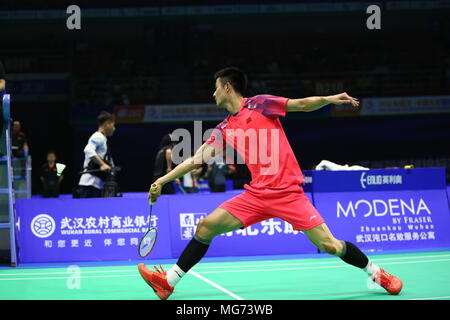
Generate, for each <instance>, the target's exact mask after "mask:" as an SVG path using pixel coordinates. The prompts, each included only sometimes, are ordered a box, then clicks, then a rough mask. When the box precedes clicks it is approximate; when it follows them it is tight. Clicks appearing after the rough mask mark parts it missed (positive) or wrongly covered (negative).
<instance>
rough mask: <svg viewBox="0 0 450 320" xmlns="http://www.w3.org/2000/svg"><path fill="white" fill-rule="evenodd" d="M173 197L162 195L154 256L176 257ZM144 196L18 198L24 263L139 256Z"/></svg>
mask: <svg viewBox="0 0 450 320" xmlns="http://www.w3.org/2000/svg"><path fill="white" fill-rule="evenodd" d="M167 210H168V199H167V198H166V197H165V196H162V197H161V198H160V199H159V200H158V210H153V213H152V225H153V226H155V227H157V228H158V230H159V232H158V243H157V245H156V246H155V248H154V250H153V252H152V253H151V254H152V257H153V258H171V245H170V235H169V225H170V222H169V219H168V215H167V214H166V212H167ZM149 213H150V212H149V205H148V202H147V200H146V199H145V198H143V199H133V198H131V199H126V198H108V199H102V198H97V199H17V200H16V217H17V222H18V230H17V231H18V232H17V233H18V244H19V261H20V262H22V263H23V262H56V261H58V262H63V261H102V260H136V259H140V257H139V255H138V245H139V241H140V239H141V237H142V236H143V235H144V233H145V232H146V230H147V227H148V218H149Z"/></svg>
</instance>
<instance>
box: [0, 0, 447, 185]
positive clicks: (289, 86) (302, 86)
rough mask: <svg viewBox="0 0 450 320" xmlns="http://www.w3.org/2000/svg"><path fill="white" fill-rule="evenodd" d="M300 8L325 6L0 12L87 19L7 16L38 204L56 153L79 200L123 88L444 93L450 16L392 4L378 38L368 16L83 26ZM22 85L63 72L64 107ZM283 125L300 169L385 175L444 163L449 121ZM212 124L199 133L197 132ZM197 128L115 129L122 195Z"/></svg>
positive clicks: (18, 109)
mask: <svg viewBox="0 0 450 320" xmlns="http://www.w3.org/2000/svg"><path fill="white" fill-rule="evenodd" d="M295 2H306V3H308V2H309V3H317V2H321V1H283V2H276V1H257V2H256V1H195V2H188V1H107V4H108V5H106V4H105V2H97V3H96V2H95V1H89V2H84V1H73V2H71V3H68V4H64V5H63V2H60V1H53V2H48V1H46V2H45V1H44V2H40V3H39V6H36V4H35V2H32V1H20V4H17V3H16V1H8V0H7V1H2V3H3V4H2V6H0V11H1V10H13V11H15V10H29V11H30V12H32V11H36V10H42V9H58V10H62V11H63V12H65V9H66V7H67V5H69V4H78V5H79V6H80V7H81V10H82V23H81V26H82V28H81V30H68V29H67V28H66V20H65V18H64V19H44V20H34V19H25V20H20V21H19V20H15V21H11V20H4V19H3V20H2V19H1V18H0V30H1V31H0V33H1V45H0V60H2V62H3V63H4V65H5V69H6V72H7V77H6V80H7V92H9V93H10V94H11V95H12V98H13V100H12V101H13V103H12V115H13V118H14V119H15V120H20V121H21V123H22V127H23V130H24V132H25V133H26V135H27V137H28V142H29V145H30V151H31V155H32V157H33V193H34V194H35V193H40V192H41V186H40V183H39V168H40V166H41V164H42V163H43V162H44V161H45V154H46V152H47V150H49V149H55V150H56V152H57V156H58V160H59V162H62V163H65V164H67V165H68V167H67V170H66V176H65V180H64V181H63V185H62V192H63V193H70V192H71V189H72V187H74V186H75V185H76V184H77V182H78V176H77V175H76V172H78V171H80V170H81V166H82V161H83V157H84V154H83V148H84V145H85V144H86V142H87V139H88V137H89V136H90V135H91V134H92V133H93V132H94V131H95V130H96V126H95V117H96V115H97V114H98V113H99V111H101V110H108V111H112V110H113V107H114V104H116V103H117V101H116V100H114V99H112V100H111V99H110V98H111V97H112V98H113V97H114V95H113V92H114V86H120V88H121V90H122V91H123V92H125V93H126V95H127V97H128V100H129V102H130V104H137V105H142V104H153V105H154V104H185V103H213V102H214V100H213V99H212V93H213V88H214V82H213V74H214V72H215V71H217V70H218V69H220V68H223V67H225V66H229V65H236V66H239V67H241V68H243V69H244V70H245V71H246V72H247V73H248V75H249V80H250V87H249V91H248V94H247V95H248V96H251V95H254V94H258V93H268V94H274V95H281V96H286V97H290V98H301V97H305V96H309V95H328V94H335V93H339V92H342V91H346V92H347V93H349V94H351V95H352V96H355V97H358V98H360V99H364V98H365V97H390V96H397V97H400V96H424V95H445V94H449V87H450V86H449V85H450V81H449V79H450V54H449V52H450V50H449V38H450V37H449V29H450V19H449V18H450V17H449V10H448V9H447V10H444V9H439V10H429V9H423V10H398V11H390V10H387V9H386V7H385V6H386V3H387V2H386V1H379V2H377V3H381V4H382V16H381V17H382V18H381V27H382V28H381V30H368V29H367V28H366V19H367V18H368V16H369V15H368V14H367V13H366V12H365V11H364V10H363V11H358V12H352V11H348V12H321V13H320V12H308V13H292V12H291V13H289V12H288V13H264V14H262V13H260V14H246V15H220V16H206V15H197V16H190V17H187V16H182V17H179V16H172V17H171V16H167V17H155V18H145V19H144V18H139V17H129V18H123V19H116V18H110V19H106V18H103V19H101V18H88V17H83V9H85V8H94V7H96V8H107V7H121V8H126V7H145V6H150V7H157V8H158V7H161V6H190V5H200V6H201V5H216V4H260V3H265V4H268V3H269V4H270V3H275V4H277V3H295ZM322 2H325V1H322ZM328 2H333V1H328ZM334 2H336V1H334ZM340 2H342V1H340ZM66 16H68V15H66ZM25 74H62V75H63V76H64V77H65V80H56V81H53V82H52V85H51V88H53V89H54V91H55V92H57V93H63V95H62V97H59V96H57V95H54V94H53V93H52V92H50V91H51V90H50V91H48V92H46V90H47V89H45V90H43V91H42V90H41V91H39V84H35V85H36V86H35V87H33V86H31V87H28V88H27V87H26V86H25V87H23V86H22V87H20V86H19V85H18V84H17V82H14V79H16V78H14V77H17V76H18V75H19V76H20V75H22V76H23V75H25ZM33 90H35V92H34V94H30V92H31V91H33ZM119 102H120V101H119ZM327 108H328V107H327ZM324 111H326V109H325V110H324ZM199 120H200V119H199ZM282 122H283V124H284V127H285V131H286V133H287V135H288V137H289V139H290V142H291V145H292V147H293V149H294V151H295V152H296V155H297V158H298V160H299V163H300V166H301V167H302V168H303V169H311V168H312V167H313V166H314V165H315V164H317V163H318V162H320V161H321V160H322V159H327V160H331V161H334V162H337V163H341V164H345V163H348V164H363V165H368V166H370V167H377V166H378V167H382V166H394V165H399V164H401V163H402V161H409V162H412V161H413V159H429V161H428V163H429V164H431V165H439V163H438V162H439V161H438V160H433V159H437V158H439V159H441V158H450V148H449V146H450V143H449V142H450V114H439V115H436V114H435V115H401V116H382V117H381V116H378V117H361V116H356V117H329V116H326V114H325V113H324V112H320V111H319V112H315V113H308V114H289V115H288V116H287V117H286V118H285V119H283V120H282ZM216 124H217V122H206V123H203V130H206V129H208V128H210V127H213V126H215V125H216ZM192 127H193V124H192V122H178V123H156V124H155V123H150V124H134V125H132V124H118V125H117V130H116V133H115V135H114V137H113V138H112V139H111V147H112V150H113V156H114V158H115V161H116V163H117V164H118V165H120V166H121V167H122V168H123V172H122V174H121V175H120V177H119V182H120V187H121V189H122V191H145V190H147V189H148V186H149V184H150V183H151V182H152V181H151V176H152V170H153V160H154V157H155V154H156V152H157V147H158V145H159V142H160V139H161V137H162V136H163V134H165V133H167V132H170V131H172V130H174V129H176V128H188V129H192ZM418 164H419V161H417V164H416V165H418ZM444 165H446V164H444Z"/></svg>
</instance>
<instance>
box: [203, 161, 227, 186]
mask: <svg viewBox="0 0 450 320" xmlns="http://www.w3.org/2000/svg"><path fill="white" fill-rule="evenodd" d="M229 173H231V168H230V166H228V164H226V163H225V162H224V161H223V160H222V159H220V160H215V161H214V162H213V163H211V164H210V165H208V185H209V189H210V191H211V192H225V188H226V176H227V174H229Z"/></svg>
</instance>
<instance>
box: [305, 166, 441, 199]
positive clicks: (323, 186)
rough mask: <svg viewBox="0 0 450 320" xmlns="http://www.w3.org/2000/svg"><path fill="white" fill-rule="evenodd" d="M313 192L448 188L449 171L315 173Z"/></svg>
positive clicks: (379, 170) (410, 170) (428, 169)
mask: <svg viewBox="0 0 450 320" xmlns="http://www.w3.org/2000/svg"><path fill="white" fill-rule="evenodd" d="M311 177H312V192H314V193H317V192H354V191H389V190H429V189H445V187H446V183H445V168H420V169H373V170H364V171H312V175H311Z"/></svg>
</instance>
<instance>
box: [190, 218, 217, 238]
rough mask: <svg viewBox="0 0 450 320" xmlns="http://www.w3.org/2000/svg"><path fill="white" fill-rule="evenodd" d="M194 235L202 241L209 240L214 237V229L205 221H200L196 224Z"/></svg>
mask: <svg viewBox="0 0 450 320" xmlns="http://www.w3.org/2000/svg"><path fill="white" fill-rule="evenodd" d="M195 235H196V236H198V237H200V238H202V239H207V240H210V239H212V238H213V237H214V228H213V227H212V225H211V223H210V222H209V221H208V220H207V219H201V220H200V221H199V222H198V225H197V229H196V230H195Z"/></svg>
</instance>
